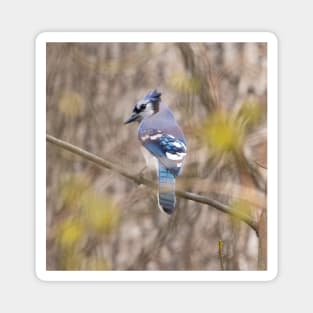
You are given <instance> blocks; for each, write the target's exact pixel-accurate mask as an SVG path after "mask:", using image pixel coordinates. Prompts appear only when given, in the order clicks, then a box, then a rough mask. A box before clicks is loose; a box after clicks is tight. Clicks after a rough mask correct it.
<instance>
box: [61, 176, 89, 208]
mask: <svg viewBox="0 0 313 313" xmlns="http://www.w3.org/2000/svg"><path fill="white" fill-rule="evenodd" d="M89 188H90V180H89V178H88V177H87V176H86V175H84V174H83V173H80V174H74V175H69V176H66V177H65V178H63V182H62V183H61V186H60V190H59V194H60V197H61V199H62V201H63V203H64V205H65V207H66V208H77V207H79V206H80V204H81V200H82V197H83V196H84V193H85V192H86V191H88V190H89Z"/></svg>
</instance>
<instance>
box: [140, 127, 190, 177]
mask: <svg viewBox="0 0 313 313" xmlns="http://www.w3.org/2000/svg"><path fill="white" fill-rule="evenodd" d="M139 140H140V141H141V143H142V144H143V146H144V147H145V148H146V149H147V150H148V151H149V152H150V153H151V154H152V155H154V156H155V157H156V158H157V159H158V160H159V161H160V162H161V163H162V164H163V165H164V166H165V167H166V168H167V169H168V170H169V171H170V172H171V173H172V174H173V175H175V176H178V175H180V174H181V172H182V167H183V161H184V158H185V156H186V152H187V148H186V143H185V141H184V140H182V139H178V138H175V137H174V136H173V135H171V134H167V133H164V132H163V131H162V130H156V129H147V130H145V131H143V132H140V134H139Z"/></svg>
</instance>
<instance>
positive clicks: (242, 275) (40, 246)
mask: <svg viewBox="0 0 313 313" xmlns="http://www.w3.org/2000/svg"><path fill="white" fill-rule="evenodd" d="M49 42H264V43H267V48H268V49H267V52H268V53H267V78H268V79H267V84H268V85H267V87H268V88H267V92H268V94H267V104H268V105H267V108H268V111H267V112H268V113H267V114H268V116H267V118H268V119H267V123H268V152H267V154H268V155H267V159H268V199H267V202H268V203H267V208H268V214H267V218H268V241H267V242H268V247H267V248H268V249H267V251H268V260H267V261H268V262H267V264H268V268H267V270H266V271H50V270H46V44H47V43H49ZM277 46H278V40H277V37H276V36H275V35H274V34H273V33H270V32H44V33H41V34H39V35H38V36H37V38H36V70H35V74H36V115H35V118H36V128H35V129H36V130H35V143H36V145H35V146H36V151H35V157H36V163H35V164H36V173H35V188H36V194H35V204H36V209H35V210H36V217H35V221H36V238H35V246H36V251H35V254H36V256H35V257H36V261H35V270H36V275H37V277H38V278H39V279H40V280H43V281H106V282H111V281H193V282H195V281H269V280H272V279H274V278H275V277H276V276H277V273H278V269H277V266H278V247H277V243H278V229H277V227H278V220H277V217H278V180H277V177H278V175H277V174H278V173H277V172H278V164H277V160H278V153H277V150H278V141H277V138H278V125H277V121H278V99H277V91H278V86H277V66H278V62H277V56H278V53H277V49H278V47H277Z"/></svg>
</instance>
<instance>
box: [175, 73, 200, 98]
mask: <svg viewBox="0 0 313 313" xmlns="http://www.w3.org/2000/svg"><path fill="white" fill-rule="evenodd" d="M169 85H170V87H172V88H173V89H174V90H177V91H179V92H182V93H185V94H191V95H192V94H197V93H199V91H200V87H201V82H200V80H199V79H198V78H196V77H194V76H189V75H188V74H186V73H183V72H181V73H175V74H173V75H172V76H171V77H170V79H169Z"/></svg>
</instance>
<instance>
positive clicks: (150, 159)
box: [141, 147, 159, 173]
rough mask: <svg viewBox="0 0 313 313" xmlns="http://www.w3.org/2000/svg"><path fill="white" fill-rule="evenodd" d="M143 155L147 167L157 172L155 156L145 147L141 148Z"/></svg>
mask: <svg viewBox="0 0 313 313" xmlns="http://www.w3.org/2000/svg"><path fill="white" fill-rule="evenodd" d="M141 151H142V154H143V157H144V159H145V161H146V165H147V167H148V168H149V169H154V170H156V171H157V173H158V172H159V171H158V170H159V168H158V160H157V158H155V157H154V156H153V155H152V154H151V153H150V152H149V151H147V149H145V148H143V147H142V148H141Z"/></svg>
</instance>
